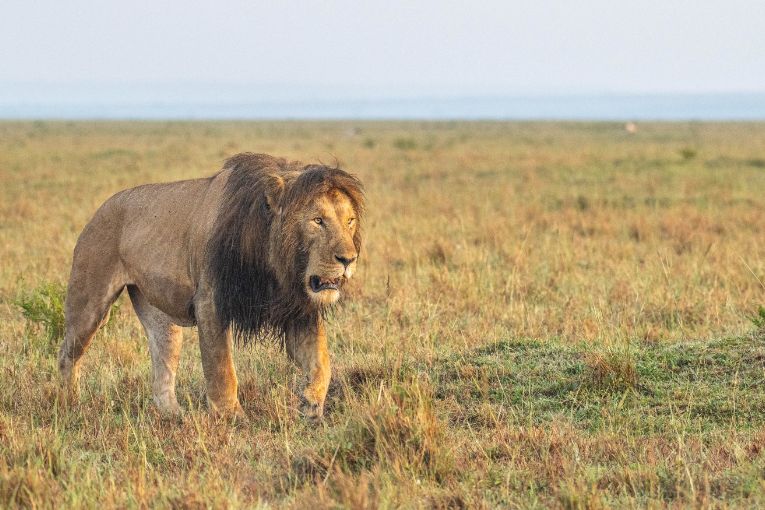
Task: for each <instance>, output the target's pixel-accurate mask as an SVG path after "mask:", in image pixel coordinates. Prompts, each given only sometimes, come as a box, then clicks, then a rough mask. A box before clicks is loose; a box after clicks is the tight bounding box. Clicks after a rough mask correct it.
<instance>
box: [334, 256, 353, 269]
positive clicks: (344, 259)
mask: <svg viewBox="0 0 765 510" xmlns="http://www.w3.org/2000/svg"><path fill="white" fill-rule="evenodd" d="M335 258H336V259H337V261H338V262H340V263H341V264H342V265H344V266H345V267H348V266H349V265H351V263H353V261H354V260H356V256H355V255H354V256H353V257H347V256H343V255H335Z"/></svg>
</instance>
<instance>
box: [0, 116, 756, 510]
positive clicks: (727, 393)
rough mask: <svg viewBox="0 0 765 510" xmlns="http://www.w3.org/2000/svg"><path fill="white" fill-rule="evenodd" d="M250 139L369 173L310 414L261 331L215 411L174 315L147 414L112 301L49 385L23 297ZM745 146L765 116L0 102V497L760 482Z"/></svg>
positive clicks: (751, 157)
mask: <svg viewBox="0 0 765 510" xmlns="http://www.w3.org/2000/svg"><path fill="white" fill-rule="evenodd" d="M243 150H252V151H259V152H269V153H273V154H279V155H285V156H289V157H294V158H299V159H303V160H315V159H320V160H323V161H324V162H327V163H332V162H334V161H335V157H337V158H339V159H340V161H341V162H342V164H343V166H344V167H346V168H349V169H351V170H353V171H354V172H356V173H357V174H358V175H359V176H360V177H361V178H362V180H363V181H364V182H365V184H366V186H367V189H368V198H369V215H368V218H369V220H368V224H367V233H368V235H367V243H366V250H365V253H364V254H363V255H362V257H363V259H362V263H361V264H360V270H359V273H358V277H359V278H358V283H359V284H358V285H357V286H356V287H355V288H354V289H353V294H354V300H353V301H352V302H350V303H348V304H347V305H346V306H344V307H343V309H342V310H341V312H340V313H338V314H337V315H336V317H335V318H334V319H333V321H332V325H331V327H330V328H329V330H330V335H331V337H330V339H331V349H332V352H333V357H334V362H335V367H336V377H335V381H334V383H333V387H332V390H331V400H330V402H329V407H328V412H327V414H328V415H327V417H326V420H325V421H324V423H323V424H321V425H320V426H318V427H314V426H311V425H310V424H308V423H305V422H304V421H302V420H301V419H300V418H299V416H298V413H297V410H296V408H297V399H296V397H295V394H294V389H295V387H296V384H297V373H296V371H295V370H294V369H293V368H292V367H291V366H290V364H289V363H288V362H287V360H286V359H285V357H284V355H283V354H282V353H281V352H279V351H278V350H277V349H275V348H274V347H272V346H269V345H258V346H255V347H253V348H248V349H240V350H238V351H237V360H236V361H237V366H238V370H239V374H240V381H241V399H242V403H243V406H244V408H245V411H246V412H247V413H248V415H249V420H248V421H246V422H238V423H228V422H222V421H216V420H214V419H213V418H211V417H210V416H209V415H208V414H207V413H206V412H205V410H204V405H203V402H204V393H203V391H204V389H203V380H202V375H201V366H200V362H199V356H198V352H197V348H196V346H195V345H194V342H195V338H196V336H195V332H194V331H191V330H189V331H188V332H187V333H186V337H187V340H188V345H187V346H186V348H185V350H184V355H183V359H182V365H181V369H180V371H179V379H180V380H179V395H181V396H182V399H183V402H182V404H183V405H184V407H186V409H187V412H186V417H185V419H184V420H183V421H181V422H168V421H165V420H163V419H162V418H161V417H159V416H158V415H157V414H156V413H155V412H154V410H153V408H152V406H151V404H150V400H151V399H150V381H149V355H148V351H147V346H146V341H145V339H144V337H143V334H142V332H141V329H140V326H139V324H138V323H137V321H136V319H135V318H134V317H133V314H132V309H131V307H130V305H129V303H123V306H121V307H120V308H119V309H117V310H116V311H115V313H114V316H115V318H114V319H113V321H112V324H111V325H110V326H109V328H108V329H107V330H105V331H103V332H102V333H99V336H98V337H97V338H96V340H95V341H94V345H93V347H92V348H91V350H90V351H89V352H88V354H87V356H86V358H85V366H84V367H83V372H84V375H83V395H82V400H81V402H80V403H79V404H76V405H65V404H64V403H62V402H59V401H58V399H57V394H58V393H57V377H56V376H57V374H56V370H55V351H56V349H57V345H56V341H55V340H51V339H50V338H49V337H51V336H55V334H52V333H50V332H49V331H46V329H45V328H44V327H39V326H35V325H33V324H30V323H29V322H28V321H27V320H26V319H25V318H24V315H23V313H22V309H21V308H19V306H17V303H19V302H23V300H24V299H27V300H29V299H30V296H34V292H35V289H38V288H47V287H48V286H51V285H53V286H55V285H56V284H57V283H61V282H65V280H66V278H67V275H68V270H69V264H70V262H71V251H72V248H73V245H74V242H75V240H76V237H77V234H78V233H79V231H80V229H81V228H82V227H83V225H84V224H85V223H86V221H87V219H88V218H89V216H90V215H91V214H92V213H93V212H94V210H95V208H96V207H97V206H98V205H99V204H100V203H101V202H102V201H103V200H104V199H105V198H106V197H108V196H109V195H110V194H112V193H114V192H115V191H117V190H120V189H123V188H125V187H129V186H132V185H136V184H139V183H145V182H153V181H166V180H174V179H181V178H190V177H197V176H205V175H209V174H211V173H212V172H214V171H215V170H216V169H217V168H218V167H219V166H220V164H221V162H222V161H223V159H224V158H225V157H226V156H229V155H231V154H233V153H236V152H239V151H243ZM764 158H765V125H761V124H647V125H641V126H640V129H639V131H638V132H637V133H636V134H632V135H631V134H628V133H626V132H624V130H623V129H622V126H621V125H617V124H610V123H596V124H565V123H560V124H555V123H435V124H430V123H351V122H347V123H340V122H338V123H297V122H284V123H160V122H158V123H65V122H61V123H46V122H36V123H1V124H0V218H1V220H2V223H1V224H0V352H2V353H3V354H2V355H0V507H13V506H26V507H43V508H45V507H53V506H61V505H65V506H70V507H80V506H84V507H93V506H102V507H154V506H160V507H170V508H207V507H216V508H217V507H222V508H225V507H257V506H259V505H260V506H264V507H265V506H273V507H295V508H304V507H307V506H309V505H310V506H311V507H317V508H318V507H327V508H334V507H353V508H361V507H378V506H382V507H398V506H404V507H427V508H431V507H432V508H468V507H469V508H475V507H478V508H480V507H494V506H498V505H499V506H509V507H551V506H552V507H561V508H601V507H613V506H650V507H662V506H672V507H706V506H723V507H724V506H731V507H738V506H763V505H765V391H763V388H764V387H765V337H764V336H763V334H762V325H761V324H759V323H756V320H755V319H757V318H759V317H760V316H761V315H760V312H758V309H759V308H758V307H759V306H761V305H765V285H764V284H763V281H765V244H764V243H763V240H764V239H765V199H764V198H763V196H765V195H764V194H763V190H764V189H765V159H764ZM51 288H52V287H51ZM28 302H29V301H28ZM43 304H44V303H43ZM41 306H42V305H41ZM43 308H44V307H43ZM753 322H755V323H756V326H755V324H753ZM53 323H54V324H55V321H54V322H53ZM758 327H759V329H758Z"/></svg>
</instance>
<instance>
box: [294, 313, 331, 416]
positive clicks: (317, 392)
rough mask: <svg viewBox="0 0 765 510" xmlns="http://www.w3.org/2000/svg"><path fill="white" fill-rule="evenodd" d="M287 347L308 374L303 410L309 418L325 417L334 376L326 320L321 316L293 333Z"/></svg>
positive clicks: (295, 360)
mask: <svg viewBox="0 0 765 510" xmlns="http://www.w3.org/2000/svg"><path fill="white" fill-rule="evenodd" d="M286 347H287V354H288V355H289V356H290V358H292V360H293V361H294V362H295V363H296V364H297V365H299V366H300V368H302V369H303V372H304V373H305V376H306V378H307V384H306V386H305V389H304V390H303V395H302V397H303V404H302V406H301V410H302V412H303V414H304V415H305V416H307V417H308V418H311V419H318V418H321V416H322V415H323V414H324V400H325V399H326V397H327V390H328V389H329V380H330V377H331V376H332V370H331V368H330V364H329V349H328V348H327V336H326V334H325V332H324V324H323V323H322V321H321V320H319V322H318V323H317V325H316V326H313V327H311V328H309V329H308V330H306V331H302V332H298V333H295V334H291V335H289V336H288V337H287V342H286Z"/></svg>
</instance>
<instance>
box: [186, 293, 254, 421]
mask: <svg viewBox="0 0 765 510" xmlns="http://www.w3.org/2000/svg"><path fill="white" fill-rule="evenodd" d="M205 304H207V303H205ZM197 325H198V327H199V350H200V351H201V355H202V369H203V371H204V375H205V380H206V383H207V404H208V406H209V407H210V410H211V411H212V412H213V413H215V414H224V415H225V414H234V415H241V414H243V411H242V406H241V405H240V404H239V397H238V395H237V387H238V383H237V378H236V369H235V368H234V359H233V356H232V347H233V345H232V344H233V342H232V338H231V331H230V329H229V328H228V327H227V326H224V325H223V324H221V323H220V322H219V321H218V318H217V316H216V315H215V313H214V311H213V310H212V307H211V306H204V307H202V306H200V307H199V308H198V310H197Z"/></svg>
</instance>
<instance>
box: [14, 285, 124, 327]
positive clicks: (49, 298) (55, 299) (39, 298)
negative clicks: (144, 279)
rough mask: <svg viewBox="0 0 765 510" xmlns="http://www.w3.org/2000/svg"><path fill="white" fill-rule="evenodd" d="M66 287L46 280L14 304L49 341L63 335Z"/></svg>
mask: <svg viewBox="0 0 765 510" xmlns="http://www.w3.org/2000/svg"><path fill="white" fill-rule="evenodd" d="M65 297H66V287H65V286H64V285H63V284H62V283H58V282H46V283H43V284H41V285H40V286H39V287H37V288H36V289H34V290H33V291H31V292H28V293H24V294H22V295H21V297H19V298H18V299H16V301H15V304H16V306H18V307H19V308H21V314H22V315H23V316H24V318H25V319H26V320H27V323H29V324H34V325H35V326H39V327H41V328H42V329H43V331H44V332H45V337H46V338H47V339H48V340H50V341H51V342H54V341H58V340H61V339H62V338H63V337H64V328H65V319H64V298H65ZM118 309H119V305H118V304H117V303H114V304H113V305H112V307H111V310H110V315H109V321H108V322H107V324H106V325H109V324H111V323H112V320H113V319H114V315H115V313H116V312H117V310H118Z"/></svg>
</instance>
